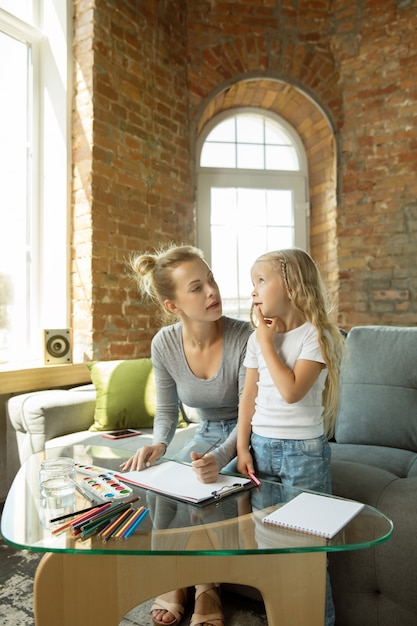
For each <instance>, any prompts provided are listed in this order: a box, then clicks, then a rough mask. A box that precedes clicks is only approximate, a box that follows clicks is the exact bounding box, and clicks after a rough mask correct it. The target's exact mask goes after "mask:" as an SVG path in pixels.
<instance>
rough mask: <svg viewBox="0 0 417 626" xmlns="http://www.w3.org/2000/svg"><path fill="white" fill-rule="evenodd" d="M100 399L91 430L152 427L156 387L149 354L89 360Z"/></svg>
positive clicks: (98, 399) (89, 366) (92, 378)
mask: <svg viewBox="0 0 417 626" xmlns="http://www.w3.org/2000/svg"><path fill="white" fill-rule="evenodd" d="M86 366H87V367H88V369H89V371H90V374H91V380H92V382H93V384H94V386H95V388H96V392H97V400H96V408H95V413H94V423H93V424H92V425H91V426H90V428H89V430H91V431H102V430H117V429H119V428H152V426H153V418H154V417H155V412H156V389H155V378H154V374H153V367H152V361H151V359H148V358H141V359H131V360H125V361H123V360H118V361H90V362H88V363H86Z"/></svg>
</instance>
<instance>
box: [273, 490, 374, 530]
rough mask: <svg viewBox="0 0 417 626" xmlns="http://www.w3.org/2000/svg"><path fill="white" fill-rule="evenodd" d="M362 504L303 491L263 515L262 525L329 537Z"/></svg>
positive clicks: (360, 508)
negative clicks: (271, 525)
mask: <svg viewBox="0 0 417 626" xmlns="http://www.w3.org/2000/svg"><path fill="white" fill-rule="evenodd" d="M364 506H365V505H364V504H361V503H360V502H355V501H353V500H339V499H338V498H331V497H327V496H321V495H319V494H315V493H306V492H303V493H300V494H299V495H298V496H296V497H295V498H294V499H293V500H290V501H289V502H287V503H286V504H284V505H283V506H281V507H280V508H279V509H276V510H275V511H273V512H272V513H270V514H269V515H267V516H266V517H264V518H263V519H262V521H263V522H264V524H273V525H275V526H280V527H282V528H289V529H291V530H298V531H301V532H304V533H308V534H311V535H318V536H320V537H326V538H327V539H331V538H332V537H334V536H335V535H336V534H337V533H338V532H339V530H341V529H342V528H343V527H344V526H346V524H347V523H348V522H350V520H351V519H353V518H354V517H355V515H357V514H358V513H359V511H361V510H362V509H363V507H364Z"/></svg>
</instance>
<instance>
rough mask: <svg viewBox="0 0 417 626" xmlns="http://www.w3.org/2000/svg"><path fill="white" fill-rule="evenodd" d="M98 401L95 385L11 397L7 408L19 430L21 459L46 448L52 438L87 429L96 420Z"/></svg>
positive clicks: (13, 424) (18, 439)
mask: <svg viewBox="0 0 417 626" xmlns="http://www.w3.org/2000/svg"><path fill="white" fill-rule="evenodd" d="M95 405H96V391H95V388H94V385H83V386H81V387H74V388H73V389H51V390H46V391H36V392H31V393H24V394H19V395H17V396H13V397H11V398H10V399H9V400H8V403H7V412H8V415H9V419H10V422H11V423H12V426H13V428H14V429H15V431H16V437H17V445H18V449H19V459H20V462H21V463H23V462H24V461H25V460H26V459H27V458H28V457H29V456H30V455H31V454H33V453H34V452H40V451H42V450H44V449H45V443H46V442H47V441H48V440H49V439H53V438H54V437H58V436H60V435H66V434H68V433H73V432H78V431H82V430H87V429H88V428H89V427H90V426H91V424H92V423H93V421H94V409H95Z"/></svg>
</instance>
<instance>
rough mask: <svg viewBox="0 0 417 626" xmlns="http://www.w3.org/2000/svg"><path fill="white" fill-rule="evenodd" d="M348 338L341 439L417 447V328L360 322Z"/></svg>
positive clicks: (338, 423)
mask: <svg viewBox="0 0 417 626" xmlns="http://www.w3.org/2000/svg"><path fill="white" fill-rule="evenodd" d="M346 342H347V347H348V354H347V358H346V359H345V361H344V364H343V370H342V387H341V395H340V406H339V410H338V414H337V418H336V429H335V439H336V441H337V442H338V443H351V444H367V445H376V446H388V447H391V448H403V449H404V450H413V451H417V411H416V406H417V378H416V354H417V328H414V327H412V328H406V327H404V328H399V327H390V326H356V327H354V328H352V330H351V331H350V332H349V334H348V337H347V340H346Z"/></svg>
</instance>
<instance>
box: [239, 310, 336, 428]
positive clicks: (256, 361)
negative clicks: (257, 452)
mask: <svg viewBox="0 0 417 626" xmlns="http://www.w3.org/2000/svg"><path fill="white" fill-rule="evenodd" d="M274 345H275V349H276V351H277V353H278V355H279V357H280V359H281V360H282V362H283V363H284V364H285V365H286V366H287V367H288V368H290V369H291V370H292V369H293V368H294V366H295V363H296V361H298V360H299V359H303V360H306V361H316V362H318V363H324V362H325V361H324V359H323V357H322V354H321V350H320V346H319V343H318V339H317V330H316V329H315V327H314V326H313V325H312V324H310V323H309V322H306V323H304V324H303V325H302V326H299V327H298V328H295V329H294V330H290V331H288V332H286V333H277V335H276V336H275V339H274ZM244 365H245V366H246V367H247V368H254V369H257V370H258V373H259V381H258V396H257V398H256V409H255V414H254V416H253V418H252V431H253V432H254V433H256V434H257V435H260V436H262V437H268V438H271V439H312V438H314V437H319V436H320V435H322V434H323V432H324V429H323V418H322V414H323V404H322V394H323V389H324V384H325V381H326V377H327V368H323V369H322V371H321V372H320V375H319V377H318V378H317V380H316V382H315V383H314V385H313V386H312V387H311V389H310V390H309V391H308V392H307V393H306V395H305V396H304V397H303V398H302V399H301V400H299V401H298V402H295V403H293V404H288V403H287V402H285V400H284V399H283V397H282V396H281V394H280V393H279V391H278V389H277V388H276V386H275V384H274V382H273V380H272V378H271V376H270V374H269V370H268V368H267V366H266V363H265V360H264V358H263V356H262V352H261V348H260V346H259V342H258V340H257V339H256V333H253V334H252V335H251V336H250V337H249V341H248V344H247V349H246V356H245V360H244Z"/></svg>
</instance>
